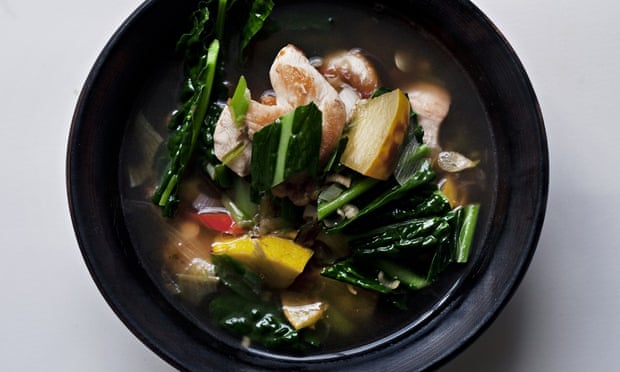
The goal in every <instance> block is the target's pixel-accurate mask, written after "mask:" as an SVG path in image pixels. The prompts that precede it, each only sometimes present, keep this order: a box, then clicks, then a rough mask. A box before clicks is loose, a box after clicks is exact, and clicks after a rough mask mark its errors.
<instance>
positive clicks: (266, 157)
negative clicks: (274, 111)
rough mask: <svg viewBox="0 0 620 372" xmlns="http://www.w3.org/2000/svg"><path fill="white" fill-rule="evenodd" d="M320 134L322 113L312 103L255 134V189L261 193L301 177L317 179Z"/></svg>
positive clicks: (253, 154) (253, 173) (253, 163)
mask: <svg viewBox="0 0 620 372" xmlns="http://www.w3.org/2000/svg"><path fill="white" fill-rule="evenodd" d="M321 131H322V125H321V111H320V110H319V109H318V108H317V107H316V105H315V104H314V103H310V104H308V105H306V106H300V107H298V108H296V109H295V110H294V111H292V112H290V113H289V114H286V115H284V116H283V117H281V118H280V119H278V120H276V122H275V123H273V124H270V125H267V126H265V127H264V128H262V129H261V130H259V131H258V132H256V133H255V134H254V138H253V142H252V162H251V164H250V175H251V178H252V190H253V191H254V192H255V193H258V194H261V193H264V192H265V191H267V190H269V189H271V188H272V187H273V186H276V185H278V184H280V183H282V182H284V181H286V180H288V179H290V178H291V177H293V176H297V175H299V174H306V175H308V176H310V177H314V176H316V174H317V171H318V164H319V150H320V146H321Z"/></svg>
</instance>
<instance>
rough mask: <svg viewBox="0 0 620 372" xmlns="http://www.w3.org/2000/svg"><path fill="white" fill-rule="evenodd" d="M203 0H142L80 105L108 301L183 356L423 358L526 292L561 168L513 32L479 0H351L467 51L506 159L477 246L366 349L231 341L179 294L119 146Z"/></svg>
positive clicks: (149, 341) (92, 260)
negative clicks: (129, 198)
mask: <svg viewBox="0 0 620 372" xmlns="http://www.w3.org/2000/svg"><path fill="white" fill-rule="evenodd" d="M197 2H198V1H184V2H174V1H165V0H152V1H147V2H145V3H144V4H143V5H141V6H140V8H139V9H138V10H137V11H136V12H134V13H133V14H132V15H131V16H130V17H129V19H128V20H127V21H126V22H125V23H124V24H123V25H122V26H121V27H120V29H119V30H118V31H117V33H116V34H115V35H114V37H113V38H112V39H111V40H110V42H109V43H108V44H107V46H106V47H105V49H104V50H103V52H102V54H101V55H100V57H99V58H98V60H97V62H96V63H95V65H94V67H93V69H92V71H91V73H90V75H89V76H88V79H87V81H86V83H85V85H84V88H83V91H82V93H81V96H80V99H79V102H78V105H77V108H76V111H75V114H74V118H73V124H72V129H71V134H70V138H69V146H68V154H67V183H68V195H69V203H70V208H71V213H72V218H73V224H74V228H75V231H76V235H77V239H78V242H79V245H80V248H81V250H82V254H83V256H84V259H85V261H86V264H87V265H88V268H89V270H90V272H91V275H92V277H93V279H94V280H95V282H96V284H97V286H98V287H99V289H100V291H101V293H102V294H103V296H104V297H105V299H106V300H107V302H108V303H109V304H110V306H111V307H112V308H113V310H114V311H115V312H116V313H117V315H118V316H119V317H120V318H121V319H122V321H123V322H124V323H125V324H126V325H127V327H128V328H129V329H130V330H131V331H132V332H133V333H134V334H135V335H136V336H137V337H138V338H140V340H142V341H143V342H144V343H145V344H146V345H147V346H149V347H150V348H151V349H152V350H153V351H154V352H156V353H157V354H158V355H160V356H161V357H162V358H164V359H165V360H166V361H168V362H169V363H171V364H172V365H173V366H175V367H178V368H181V369H188V370H203V369H213V368H217V367H220V368H223V369H240V368H241V369H252V368H258V369H265V368H269V369H271V368H277V369H334V370H344V369H360V368H365V369H369V370H373V369H378V368H388V369H403V370H420V369H428V368H435V367H438V366H440V365H442V364H443V363H445V362H446V361H447V360H449V359H450V358H451V357H453V356H455V355H456V354H457V353H458V352H459V351H461V350H462V349H464V348H465V347H466V346H467V345H469V344H470V343H471V342H472V341H473V340H475V338H476V337H477V336H478V335H480V333H481V332H482V331H483V330H484V329H486V328H487V327H488V326H489V324H490V323H491V322H492V321H493V320H494V319H495V317H496V316H497V315H498V313H499V312H500V310H501V309H502V308H503V307H504V306H505V304H506V303H507V302H508V300H509V299H510V297H511V296H512V294H513V293H514V291H515V289H516V288H517V286H518V284H519V283H520V281H521V279H522V277H523V275H524V274H525V271H526V269H527V267H528V265H529V263H530V261H531V259H532V256H533V254H534V251H535V247H536V243H537V240H538V237H539V234H540V230H541V227H542V222H543V218H544V213H545V206H546V199H547V188H548V173H549V171H548V154H547V143H546V136H545V131H544V126H543V120H542V117H541V113H540V110H539V106H538V103H537V100H536V97H535V95H534V92H533V90H532V87H531V85H530V82H529V80H528V77H527V75H526V73H525V71H524V69H523V67H522V65H521V63H520V62H519V60H518V58H517V56H516V55H515V53H514V51H513V50H512V49H511V47H510V46H509V44H508V42H507V41H506V40H505V39H504V38H503V37H502V35H501V34H500V32H499V31H498V30H497V29H496V28H495V27H494V25H493V24H492V23H491V21H490V20H489V19H487V18H486V17H485V16H484V14H482V13H481V12H480V10H478V9H477V8H476V7H475V6H474V5H472V4H471V3H470V2H468V1H466V0H445V1H441V2H438V1H434V2H429V1H419V0H406V1H405V0H392V1H388V0H385V1H380V2H377V1H352V2H347V1H342V2H339V4H340V5H343V6H348V7H366V8H369V9H372V10H373V11H377V12H380V13H381V14H387V15H389V16H391V17H396V18H400V19H403V20H405V21H406V22H407V23H409V24H411V25H412V27H416V28H417V29H419V30H421V31H422V32H425V33H426V34H427V35H429V36H430V37H432V38H434V39H435V40H436V42H438V43H439V44H440V45H441V46H442V47H443V48H444V49H445V50H446V51H447V53H449V54H450V55H452V56H453V57H454V58H455V59H456V60H457V61H458V62H459V64H460V65H461V66H462V68H463V69H464V71H465V72H466V74H467V76H468V77H469V79H470V80H471V82H472V83H473V84H474V86H475V88H476V90H477V91H478V94H479V96H480V97H481V99H482V101H483V102H482V104H483V106H484V110H485V114H486V116H487V119H488V130H489V131H490V138H492V140H493V144H492V148H493V150H492V157H493V162H494V164H495V167H494V169H496V170H497V174H496V175H493V177H494V180H495V181H494V182H493V185H494V189H493V190H492V191H491V192H492V193H493V195H492V197H491V198H490V199H491V200H492V201H493V203H492V205H491V206H490V208H489V209H490V211H489V213H488V218H486V221H485V223H484V224H483V225H484V226H482V228H481V229H480V232H479V234H478V238H477V241H478V242H479V244H478V245H479V247H477V248H476V251H477V252H478V253H477V254H476V255H475V257H474V259H473V260H472V262H470V263H469V264H468V267H467V269H466V270H463V271H462V272H461V274H460V276H459V278H458V280H457V281H456V284H455V285H454V286H453V287H451V290H450V291H448V292H447V293H446V295H445V296H444V297H442V298H441V299H440V300H439V301H438V302H437V304H436V306H434V307H433V309H432V311H431V312H429V313H428V314H427V316H425V318H424V319H422V320H420V319H418V320H416V321H415V322H414V323H415V326H411V327H407V328H406V330H405V331H399V332H397V333H398V335H397V337H396V336H395V337H391V338H389V342H388V341H386V342H378V343H374V344H372V345H370V346H368V347H366V348H364V349H363V350H362V351H360V352H345V353H342V354H340V355H336V356H334V355H332V356H330V357H329V358H320V357H318V358H306V359H304V358H285V357H282V358H278V357H270V356H267V355H265V354H259V353H253V352H248V351H246V350H243V349H241V348H240V347H234V346H231V345H229V344H226V343H224V342H221V341H220V340H218V339H216V338H215V337H213V336H212V335H210V334H209V333H208V332H204V330H202V329H200V327H196V326H195V324H194V322H193V321H192V320H191V319H190V318H188V317H187V316H185V315H184V313H183V312H181V311H179V309H178V308H177V307H175V306H174V305H173V304H171V303H170V302H169V301H168V299H167V297H166V296H165V295H164V294H163V293H162V291H161V288H160V286H158V285H157V284H156V283H154V281H153V280H152V276H151V275H149V273H148V270H146V269H145V267H144V265H143V261H142V260H141V259H140V255H139V254H138V253H137V252H136V250H135V248H134V246H133V244H132V241H131V239H130V234H129V231H128V228H127V224H126V220H125V217H126V216H125V215H124V214H123V209H122V205H121V204H122V200H121V189H120V188H121V182H120V180H119V152H120V149H121V143H122V141H123V136H124V135H125V128H126V126H127V124H128V122H129V121H130V119H131V118H132V117H133V115H135V112H134V105H135V100H136V97H138V96H139V95H140V94H141V92H142V91H143V89H144V87H145V86H147V83H149V82H152V80H153V79H157V78H158V77H157V76H158V75H157V74H158V73H159V72H160V71H161V67H162V66H164V65H165V66H170V65H179V64H180V61H179V60H178V57H177V56H176V55H175V52H174V46H175V43H176V40H177V39H178V37H179V35H180V34H181V33H183V32H184V31H186V29H187V26H188V19H189V15H190V14H191V12H192V11H193V10H194V8H195V7H196V4H197ZM276 3H278V2H276ZM325 3H327V4H329V2H325ZM276 6H278V5H277V4H276Z"/></svg>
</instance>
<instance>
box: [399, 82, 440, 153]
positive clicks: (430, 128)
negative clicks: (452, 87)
mask: <svg viewBox="0 0 620 372" xmlns="http://www.w3.org/2000/svg"><path fill="white" fill-rule="evenodd" d="M406 92H407V94H408V96H409V102H410V103H411V108H413V111H414V112H415V113H417V114H418V123H419V124H420V125H421V126H422V128H423V129H424V143H426V144H427V145H428V146H430V147H431V148H433V149H438V148H439V144H438V140H439V126H440V125H441V122H442V121H443V120H444V119H445V118H446V116H447V115H448V111H450V102H451V97H450V93H449V92H448V91H447V90H446V89H445V88H443V87H441V86H439V85H437V84H432V83H427V82H420V83H416V84H414V85H412V86H411V87H410V88H409V89H407V90H406Z"/></svg>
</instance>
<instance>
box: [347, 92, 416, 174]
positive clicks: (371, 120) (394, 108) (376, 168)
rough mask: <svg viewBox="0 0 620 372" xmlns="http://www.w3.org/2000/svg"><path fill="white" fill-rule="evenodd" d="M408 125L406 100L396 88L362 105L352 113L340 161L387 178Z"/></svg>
mask: <svg viewBox="0 0 620 372" xmlns="http://www.w3.org/2000/svg"><path fill="white" fill-rule="evenodd" d="M408 124H409V101H408V100H407V97H406V96H405V94H404V93H403V92H402V91H401V90H399V89H396V90H393V91H391V92H389V93H385V94H383V95H381V96H378V97H375V98H373V99H371V100H369V101H367V102H366V103H364V104H361V105H360V106H359V108H358V109H357V111H356V112H355V113H354V114H353V119H352V121H351V131H350V133H349V141H348V142H347V147H346V148H345V150H344V153H343V154H342V158H341V162H342V164H344V165H346V166H347V167H349V168H351V169H353V170H355V171H357V172H359V173H361V174H363V175H365V176H368V177H372V178H376V179H379V180H386V179H388V178H389V176H390V175H391V173H392V171H393V168H394V164H395V162H396V160H397V159H398V153H399V150H400V146H401V144H402V142H403V140H404V137H405V133H406V132H407V126H408Z"/></svg>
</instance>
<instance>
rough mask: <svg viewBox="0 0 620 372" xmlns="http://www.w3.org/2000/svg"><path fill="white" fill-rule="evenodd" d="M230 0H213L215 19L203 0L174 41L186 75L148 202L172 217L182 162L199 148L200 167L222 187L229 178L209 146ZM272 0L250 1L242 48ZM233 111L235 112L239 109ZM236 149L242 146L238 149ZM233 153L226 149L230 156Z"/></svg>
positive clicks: (185, 164) (217, 110)
mask: <svg viewBox="0 0 620 372" xmlns="http://www.w3.org/2000/svg"><path fill="white" fill-rule="evenodd" d="M235 3H236V1H235V0H230V1H227V0H218V1H217V10H216V19H215V23H214V24H213V23H212V22H211V10H210V9H211V4H212V1H202V2H201V3H200V6H199V8H198V9H197V10H196V11H195V12H194V13H193V15H192V27H191V30H190V31H189V32H188V33H186V34H183V35H182V36H181V37H180V38H179V41H178V42H177V49H178V50H179V51H180V52H181V53H183V56H184V62H185V71H186V79H185V82H184V85H183V90H182V94H181V99H182V101H183V103H182V105H181V107H180V108H179V109H178V110H177V111H176V112H175V113H174V114H173V116H172V119H171V120H170V123H169V125H168V128H169V132H170V135H169V138H168V141H167V144H166V146H167V149H168V154H169V163H168V165H167V167H166V169H165V171H164V174H163V175H162V177H161V180H160V181H159V184H158V185H157V187H156V190H155V193H154V195H153V197H152V200H153V202H154V203H155V204H156V205H158V206H159V207H161V209H162V213H163V215H164V216H167V217H171V216H172V215H173V214H174V212H175V209H176V207H177V205H178V204H179V202H180V201H179V196H178V192H179V187H180V184H181V182H182V180H183V177H184V176H185V173H186V170H187V167H188V166H189V165H190V164H191V162H192V161H193V160H194V158H195V157H196V153H197V152H199V151H198V149H200V150H201V151H200V152H201V154H200V155H201V158H202V162H203V169H204V170H205V171H206V173H207V174H208V175H209V176H210V177H211V178H212V179H213V180H214V181H215V183H216V184H217V185H219V186H221V187H227V186H229V185H230V184H231V181H230V179H231V176H230V174H229V173H230V171H228V170H227V168H226V167H225V166H224V165H223V164H221V163H220V162H219V160H217V158H216V156H215V154H214V151H213V131H214V130H215V123H216V121H217V118H218V117H219V115H220V112H221V109H220V107H219V106H218V105H217V104H216V103H215V99H212V98H213V96H214V95H215V96H217V98H220V99H221V98H222V96H223V97H224V98H225V95H226V91H227V90H226V87H225V86H224V85H223V83H222V81H221V80H222V79H221V77H218V75H219V73H220V72H221V70H222V63H223V62H222V60H223V58H221V56H220V54H221V52H220V43H222V42H223V38H224V23H225V19H226V14H227V12H228V11H230V10H231V9H232V5H233V4H235ZM272 9H273V3H272V1H271V0H255V1H252V2H251V5H250V10H251V12H249V13H248V14H249V16H248V19H247V22H246V27H247V28H248V31H247V32H245V31H244V37H243V42H242V43H243V45H244V46H243V48H245V47H246V46H247V45H248V43H249V42H250V40H251V39H252V38H253V37H254V35H256V33H257V32H258V30H260V28H261V27H262V25H263V24H264V21H265V19H266V18H267V17H268V16H269V14H270V13H271V10H272ZM237 114H240V113H239V112H238V113H237ZM237 150H238V151H239V152H241V151H243V149H237ZM235 155H236V154H235V153H232V154H230V156H231V157H234V156H235Z"/></svg>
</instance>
